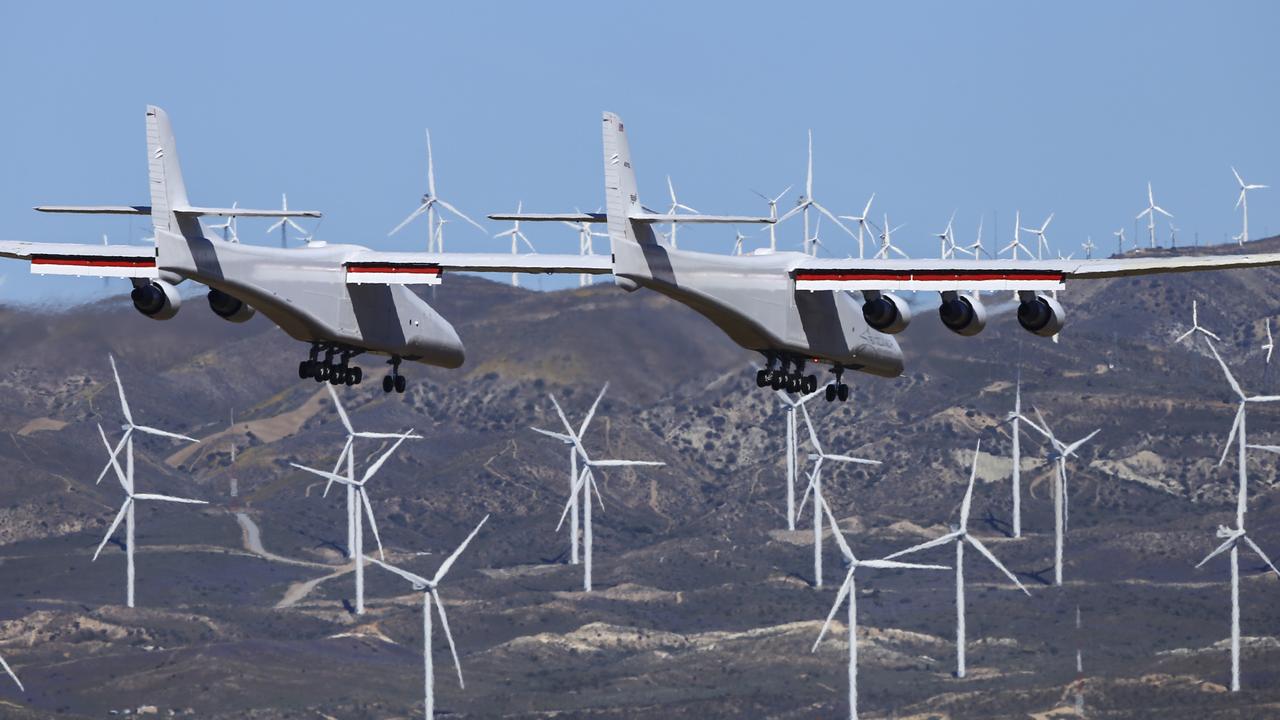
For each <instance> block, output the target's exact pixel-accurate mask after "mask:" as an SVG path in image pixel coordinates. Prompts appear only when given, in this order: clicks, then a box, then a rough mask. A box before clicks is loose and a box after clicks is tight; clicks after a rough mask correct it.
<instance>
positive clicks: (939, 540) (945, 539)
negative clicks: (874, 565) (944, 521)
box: [884, 529, 964, 560]
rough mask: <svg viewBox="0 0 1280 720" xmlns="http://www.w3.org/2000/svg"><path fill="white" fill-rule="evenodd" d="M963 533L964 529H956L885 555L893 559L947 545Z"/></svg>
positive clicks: (887, 558) (885, 557)
mask: <svg viewBox="0 0 1280 720" xmlns="http://www.w3.org/2000/svg"><path fill="white" fill-rule="evenodd" d="M961 535H964V530H963V529H961V530H954V531H952V532H949V533H947V534H946V535H942V536H940V537H936V538H934V539H932V540H928V541H925V542H922V543H920V544H919V545H912V546H911V547H909V548H907V549H906V550H899V551H898V552H896V553H890V554H889V555H885V556H884V559H885V560H892V559H894V558H899V557H902V556H903V555H914V554H915V553H918V552H920V551H922V550H928V549H930V548H936V547H938V546H939V545H946V544H947V543H949V542H951V541H952V540H955V539H956V538H958V537H960V536H961Z"/></svg>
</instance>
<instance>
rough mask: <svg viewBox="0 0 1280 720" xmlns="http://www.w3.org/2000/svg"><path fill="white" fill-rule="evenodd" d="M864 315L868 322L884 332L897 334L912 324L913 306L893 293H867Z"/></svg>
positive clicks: (863, 308) (863, 307)
mask: <svg viewBox="0 0 1280 720" xmlns="http://www.w3.org/2000/svg"><path fill="white" fill-rule="evenodd" d="M864 298H865V299H866V301H865V302H863V303H862V317H863V318H865V319H866V321H867V324H868V325H870V326H871V327H873V328H875V329H876V330H879V331H880V332H883V333H889V334H891V335H896V334H897V333H900V332H902V331H903V330H906V329H907V325H910V324H911V306H910V305H907V301H906V300H903V299H902V298H900V297H898V296H897V295H894V294H893V293H879V292H877V293H871V292H868V293H865V294H864Z"/></svg>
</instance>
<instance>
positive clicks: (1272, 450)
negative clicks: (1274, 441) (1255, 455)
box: [1248, 445, 1280, 453]
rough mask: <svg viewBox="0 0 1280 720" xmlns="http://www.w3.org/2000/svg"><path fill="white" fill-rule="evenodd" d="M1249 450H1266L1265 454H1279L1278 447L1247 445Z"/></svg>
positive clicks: (1279, 446) (1279, 448)
mask: <svg viewBox="0 0 1280 720" xmlns="http://www.w3.org/2000/svg"><path fill="white" fill-rule="evenodd" d="M1248 447H1249V448H1250V449H1251V450H1266V451H1267V452H1273V453H1280V445H1249V446H1248Z"/></svg>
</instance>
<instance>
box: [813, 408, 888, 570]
mask: <svg viewBox="0 0 1280 720" xmlns="http://www.w3.org/2000/svg"><path fill="white" fill-rule="evenodd" d="M800 412H801V413H802V414H803V415H804V425H805V427H806V428H808V430H809V443H810V444H811V445H813V450H814V452H813V453H811V454H810V455H809V459H810V460H812V461H813V469H812V470H810V471H809V486H808V487H806V488H805V491H804V497H802V498H800V507H799V508H798V509H797V510H796V514H797V515H799V514H800V513H801V512H803V511H804V504H805V502H806V501H807V500H808V499H809V495H810V493H812V494H813V585H814V587H822V515H823V508H825V507H826V505H827V499H826V496H824V495H823V494H822V464H823V463H824V462H826V461H828V460H831V461H834V462H842V463H856V464H859V465H879V464H880V461H879V460H866V459H863V458H856V457H850V456H849V455H837V454H835V453H828V452H826V451H824V450H823V449H822V444H821V443H819V442H818V433H817V432H815V431H814V429H813V420H812V419H810V417H809V410H808V408H806V407H805V406H804V405H801V406H800ZM831 525H832V528H833V529H835V530H837V532H838V528H835V523H834V522H833V523H832V524H831Z"/></svg>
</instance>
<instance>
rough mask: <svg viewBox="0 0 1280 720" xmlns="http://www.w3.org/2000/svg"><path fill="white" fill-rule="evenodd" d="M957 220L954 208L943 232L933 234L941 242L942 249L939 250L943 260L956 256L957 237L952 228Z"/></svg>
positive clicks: (939, 255)
mask: <svg viewBox="0 0 1280 720" xmlns="http://www.w3.org/2000/svg"><path fill="white" fill-rule="evenodd" d="M955 221H956V211H955V210H952V211H951V217H950V219H948V220H947V226H946V227H945V228H943V230H942V232H940V233H934V234H933V236H934V237H936V238H938V241H939V242H940V243H941V250H939V252H938V257H939V258H941V259H943V260H947V259H949V258H954V257H955V256H956V239H955V234H954V232H953V231H952V229H951V227H952V225H953V224H954V223H955Z"/></svg>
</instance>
